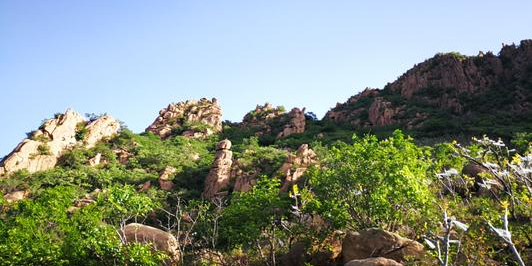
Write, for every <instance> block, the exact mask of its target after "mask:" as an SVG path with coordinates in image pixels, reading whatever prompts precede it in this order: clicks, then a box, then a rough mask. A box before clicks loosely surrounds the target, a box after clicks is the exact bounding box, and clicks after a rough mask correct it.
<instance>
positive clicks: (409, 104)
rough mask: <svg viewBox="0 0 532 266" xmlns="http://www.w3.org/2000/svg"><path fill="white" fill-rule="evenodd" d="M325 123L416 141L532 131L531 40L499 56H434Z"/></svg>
mask: <svg viewBox="0 0 532 266" xmlns="http://www.w3.org/2000/svg"><path fill="white" fill-rule="evenodd" d="M325 119H328V120H331V121H334V122H335V123H339V124H342V125H345V126H348V127H351V128H354V129H362V128H364V129H373V131H379V130H380V131H383V130H384V131H386V130H389V129H394V128H402V129H406V130H409V131H410V132H412V133H414V134H415V135H418V136H441V135H444V134H450V135H453V134H454V135H456V134H466V135H478V134H483V133H490V134H497V135H500V136H501V135H502V136H508V135H511V134H512V133H514V132H519V131H530V130H532V40H524V41H521V43H520V44H519V45H505V46H503V48H502V49H501V51H500V52H499V54H498V55H494V54H493V53H491V52H488V53H482V52H481V53H479V55H477V56H464V55H461V54H458V53H445V54H437V55H436V56H434V57H432V58H430V59H428V60H426V61H425V62H422V63H420V64H418V65H415V66H414V67H413V68H412V69H410V70H408V71H407V72H406V73H405V74H403V75H402V76H401V77H399V78H398V79H397V80H396V81H394V82H392V83H389V84H388V85H386V86H385V87H384V88H383V89H372V88H368V89H366V90H364V91H363V92H361V93H360V94H358V95H355V96H353V97H351V98H349V99H348V100H347V102H345V103H343V104H338V105H337V106H336V107H334V108H332V109H331V110H330V111H329V112H328V113H327V114H326V116H325Z"/></svg>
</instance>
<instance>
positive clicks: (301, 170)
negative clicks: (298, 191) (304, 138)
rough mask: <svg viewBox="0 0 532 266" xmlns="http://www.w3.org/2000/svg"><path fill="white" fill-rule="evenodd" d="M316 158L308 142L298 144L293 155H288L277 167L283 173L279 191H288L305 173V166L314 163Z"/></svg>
mask: <svg viewBox="0 0 532 266" xmlns="http://www.w3.org/2000/svg"><path fill="white" fill-rule="evenodd" d="M316 160H317V156H316V153H315V152H314V151H313V150H312V149H310V148H309V147H308V144H302V145H301V146H299V148H298V149H297V152H296V154H295V155H294V154H290V155H288V158H287V160H286V162H285V163H284V164H283V165H282V166H281V168H280V169H279V172H280V173H283V174H284V175H285V180H284V181H283V185H282V187H281V191H288V190H289V189H290V188H291V187H292V185H294V184H295V183H297V181H299V179H300V178H301V177H302V176H303V175H304V174H305V172H306V171H307V168H308V167H310V166H311V165H312V164H314V163H316Z"/></svg>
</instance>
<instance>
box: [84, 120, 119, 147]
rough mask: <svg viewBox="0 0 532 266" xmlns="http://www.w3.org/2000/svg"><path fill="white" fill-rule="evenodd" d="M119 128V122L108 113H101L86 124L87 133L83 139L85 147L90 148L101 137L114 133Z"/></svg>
mask: <svg viewBox="0 0 532 266" xmlns="http://www.w3.org/2000/svg"><path fill="white" fill-rule="evenodd" d="M119 130H120V123H119V122H118V121H117V120H116V119H114V118H113V117H112V116H110V115H103V116H101V117H99V118H97V119H95V120H94V121H90V122H89V123H88V124H87V134H86V136H85V138H84V139H83V141H84V142H85V143H86V145H85V146H86V147H87V148H92V147H94V145H96V143H97V142H98V141H100V140H102V139H105V138H108V137H110V136H112V135H114V134H116V133H117V132H118V131H119Z"/></svg>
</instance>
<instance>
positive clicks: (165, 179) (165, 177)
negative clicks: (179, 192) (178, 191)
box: [159, 166, 177, 191]
mask: <svg viewBox="0 0 532 266" xmlns="http://www.w3.org/2000/svg"><path fill="white" fill-rule="evenodd" d="M176 171H177V169H175V168H174V167H172V166H167V167H166V168H165V169H164V170H163V172H162V173H161V175H160V176H159V186H160V187H161V189H162V190H166V191H171V190H172V189H174V182H172V180H170V176H172V175H174V174H175V172H176Z"/></svg>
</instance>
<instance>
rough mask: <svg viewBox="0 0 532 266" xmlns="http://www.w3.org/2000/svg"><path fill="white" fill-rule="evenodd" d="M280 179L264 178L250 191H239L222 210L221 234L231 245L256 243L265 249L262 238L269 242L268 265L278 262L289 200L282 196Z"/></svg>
mask: <svg viewBox="0 0 532 266" xmlns="http://www.w3.org/2000/svg"><path fill="white" fill-rule="evenodd" d="M280 185H281V183H280V181H279V180H278V179H276V178H271V179H270V178H263V179H262V180H260V181H259V182H258V183H257V185H256V186H254V187H253V188H252V189H251V191H249V192H244V193H236V194H235V195H234V196H233V199H232V201H231V204H230V205H229V206H228V207H227V208H225V210H224V211H223V217H222V220H221V225H220V229H221V235H222V236H223V237H224V238H225V239H226V241H228V242H229V245H230V246H233V247H234V246H245V247H253V246H254V245H255V246H256V247H257V249H258V251H259V253H260V255H261V256H262V257H263V258H264V259H265V258H266V256H265V254H264V252H263V251H262V245H261V242H262V241H264V240H265V241H266V242H267V243H268V244H269V248H270V250H269V259H268V261H269V263H268V264H269V265H276V249H277V242H278V241H279V233H281V228H280V227H281V222H282V221H283V220H284V219H285V213H284V212H285V211H286V210H287V209H288V207H289V201H288V199H287V198H286V197H284V196H281V195H280V194H279V192H280Z"/></svg>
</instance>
